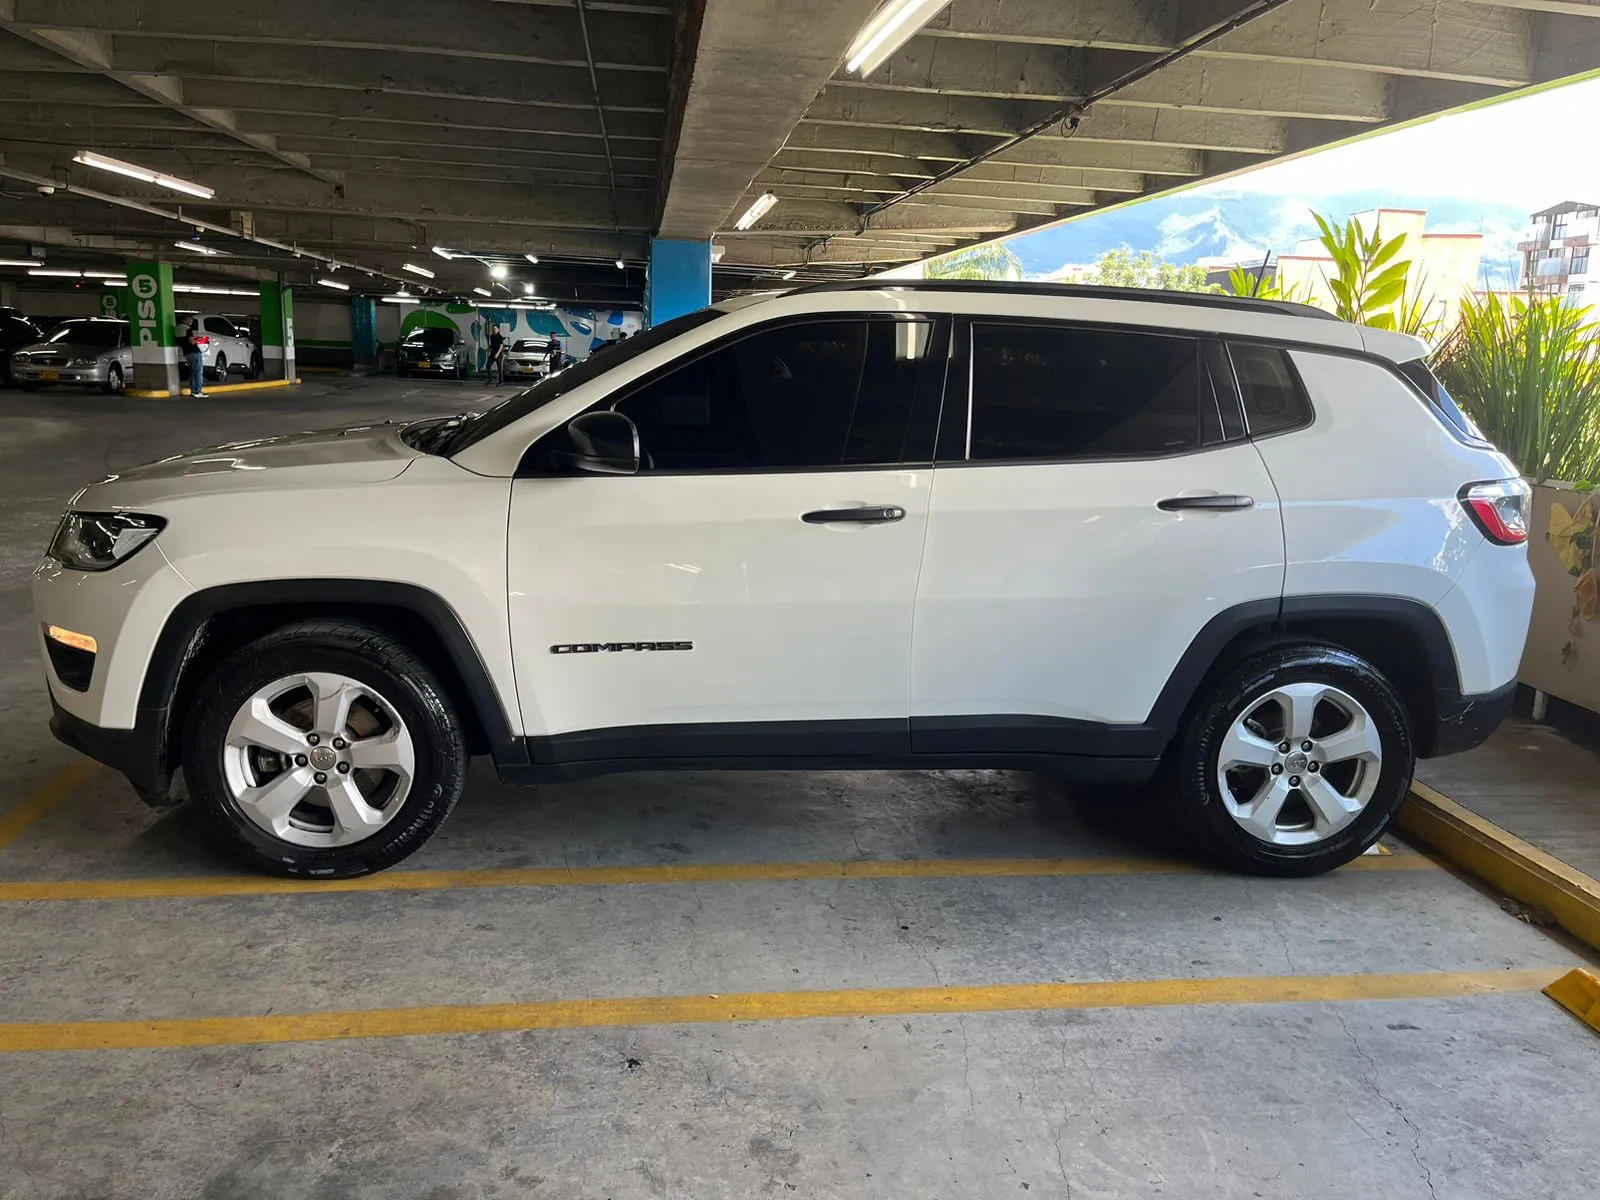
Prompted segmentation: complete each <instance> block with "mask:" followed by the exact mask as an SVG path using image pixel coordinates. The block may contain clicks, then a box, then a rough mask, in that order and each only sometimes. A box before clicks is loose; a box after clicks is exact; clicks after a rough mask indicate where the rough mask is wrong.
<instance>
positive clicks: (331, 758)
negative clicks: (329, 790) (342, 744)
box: [311, 746, 339, 771]
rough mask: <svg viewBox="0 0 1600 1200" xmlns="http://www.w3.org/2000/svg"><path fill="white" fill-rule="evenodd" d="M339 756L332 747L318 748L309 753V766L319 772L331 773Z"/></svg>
mask: <svg viewBox="0 0 1600 1200" xmlns="http://www.w3.org/2000/svg"><path fill="white" fill-rule="evenodd" d="M338 761H339V756H338V754H336V753H335V752H334V749H333V747H332V746H318V747H316V748H315V749H314V750H312V751H311V765H312V766H313V767H315V768H316V769H317V770H319V771H331V770H333V768H334V764H335V763H337V762H338Z"/></svg>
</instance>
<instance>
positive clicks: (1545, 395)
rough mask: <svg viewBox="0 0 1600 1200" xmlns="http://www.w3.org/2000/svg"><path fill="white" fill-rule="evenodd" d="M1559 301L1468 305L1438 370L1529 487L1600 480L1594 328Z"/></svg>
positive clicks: (1599, 362) (1493, 298)
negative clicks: (1553, 481) (1556, 481)
mask: <svg viewBox="0 0 1600 1200" xmlns="http://www.w3.org/2000/svg"><path fill="white" fill-rule="evenodd" d="M1587 315H1588V310H1587V309H1581V308H1575V307H1573V306H1572V305H1570V304H1567V303H1566V302H1565V301H1564V299H1563V298H1562V297H1560V296H1539V295H1528V296H1515V297H1511V298H1509V299H1504V298H1502V297H1501V296H1499V295H1496V294H1495V293H1493V292H1491V293H1489V294H1488V295H1486V296H1484V297H1483V298H1482V299H1481V300H1479V299H1469V300H1468V301H1467V302H1466V304H1465V305H1464V306H1463V308H1462V310H1461V321H1460V324H1458V325H1457V326H1456V328H1455V330H1454V332H1452V333H1451V335H1450V336H1449V337H1448V338H1447V339H1446V340H1445V342H1444V344H1443V345H1442V346H1440V348H1439V351H1438V353H1437V354H1436V355H1435V356H1434V369H1435V370H1436V372H1437V373H1438V375H1439V378H1440V380H1441V381H1442V382H1443V383H1444V385H1445V387H1446V388H1448V389H1449V390H1450V394H1451V395H1452V396H1453V397H1454V398H1455V400H1456V402H1457V403H1458V404H1459V405H1460V406H1461V407H1462V408H1463V409H1465V410H1466V413H1467V415H1468V416H1470V417H1471V418H1472V419H1473V420H1474V421H1476V422H1477V424H1478V427H1479V428H1480V429H1481V430H1483V432H1484V435H1485V436H1486V437H1488V438H1489V440H1490V441H1492V442H1494V444H1495V445H1496V446H1498V447H1499V448H1500V449H1501V450H1502V451H1504V452H1505V453H1506V454H1507V455H1508V456H1510V458H1511V460H1512V461H1513V462H1515V463H1516V464H1517V467H1518V468H1519V469H1520V470H1521V471H1522V473H1523V474H1524V475H1527V476H1528V477H1529V478H1531V479H1533V480H1534V481H1535V482H1543V481H1545V480H1550V479H1559V480H1567V481H1575V480H1584V479H1595V478H1600V325H1594V324H1590V323H1588V321H1587Z"/></svg>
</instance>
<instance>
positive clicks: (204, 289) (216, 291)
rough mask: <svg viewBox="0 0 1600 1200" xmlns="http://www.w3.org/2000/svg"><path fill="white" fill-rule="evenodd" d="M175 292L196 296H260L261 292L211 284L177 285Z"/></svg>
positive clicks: (175, 285)
mask: <svg viewBox="0 0 1600 1200" xmlns="http://www.w3.org/2000/svg"><path fill="white" fill-rule="evenodd" d="M172 290H173V291H174V292H181V293H183V294H184V295H195V296H259V295H260V294H261V293H260V292H253V291H251V290H250V289H249V288H231V287H213V286H212V285H211V284H209V283H175V284H173V285H172Z"/></svg>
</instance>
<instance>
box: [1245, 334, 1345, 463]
mask: <svg viewBox="0 0 1600 1200" xmlns="http://www.w3.org/2000/svg"><path fill="white" fill-rule="evenodd" d="M1222 345H1223V349H1224V350H1225V351H1226V352H1227V355H1226V356H1227V360H1228V368H1229V370H1230V371H1231V372H1232V374H1233V391H1234V397H1235V399H1236V401H1237V403H1238V405H1239V412H1240V414H1241V415H1242V416H1243V417H1244V434H1245V437H1246V439H1248V440H1249V441H1252V442H1264V441H1267V440H1268V439H1269V438H1275V437H1282V436H1283V435H1284V434H1286V433H1299V432H1300V431H1301V430H1303V429H1310V428H1311V427H1312V426H1313V425H1315V424H1316V423H1317V407H1316V405H1314V404H1312V403H1311V389H1310V388H1308V387H1306V381H1305V377H1304V376H1303V375H1301V374H1300V368H1299V367H1298V366H1296V365H1295V361H1294V353H1293V351H1294V349H1295V347H1293V346H1290V345H1287V344H1286V343H1283V342H1280V341H1277V340H1276V339H1273V338H1253V337H1224V338H1223V339H1222ZM1235 346H1262V347H1265V348H1266V349H1268V350H1278V351H1281V352H1282V354H1283V358H1284V361H1285V362H1286V363H1288V364H1289V378H1290V380H1291V381H1292V382H1293V383H1294V387H1295V391H1297V392H1299V393H1300V403H1301V404H1302V405H1303V406H1304V408H1305V411H1306V415H1305V417H1304V418H1302V419H1301V420H1299V421H1296V422H1295V423H1294V424H1293V425H1284V426H1281V427H1280V428H1278V429H1269V430H1267V431H1266V432H1265V433H1257V432H1256V431H1255V430H1253V429H1251V428H1250V409H1249V408H1248V407H1247V406H1246V405H1245V402H1244V384H1243V383H1241V382H1240V380H1239V366H1238V364H1237V363H1236V362H1234V360H1233V348H1234V347H1235ZM1358 357H1360V358H1371V357H1372V356H1371V355H1369V354H1366V353H1364V352H1363V353H1362V354H1360V355H1358Z"/></svg>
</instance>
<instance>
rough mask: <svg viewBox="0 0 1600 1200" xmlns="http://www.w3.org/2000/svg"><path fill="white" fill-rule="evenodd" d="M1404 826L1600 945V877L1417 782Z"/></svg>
mask: <svg viewBox="0 0 1600 1200" xmlns="http://www.w3.org/2000/svg"><path fill="white" fill-rule="evenodd" d="M1398 823H1399V825H1400V828H1401V829H1404V830H1405V831H1406V832H1407V833H1409V834H1411V835H1412V836H1414V837H1416V838H1417V839H1418V840H1419V841H1423V842H1426V843H1427V844H1428V845H1429V846H1431V847H1432V848H1433V849H1434V850H1435V851H1437V852H1438V854H1439V856H1440V857H1441V858H1443V859H1444V860H1445V861H1446V862H1449V863H1452V864H1454V865H1455V866H1457V867H1460V868H1461V869H1462V870H1463V871H1467V872H1469V873H1471V874H1473V875H1476V876H1478V877H1479V878H1480V879H1483V880H1485V881H1486V882H1488V883H1491V884H1493V885H1494V886H1495V887H1496V888H1498V889H1499V890H1500V891H1502V892H1504V893H1505V894H1506V895H1508V896H1510V897H1511V898H1512V899H1514V900H1520V901H1522V902H1523V903H1524V904H1531V905H1533V906H1534V907H1535V908H1541V909H1543V910H1544V911H1545V912H1547V913H1549V914H1550V915H1551V916H1552V917H1554V918H1555V920H1556V923H1557V924H1558V925H1560V926H1561V928H1563V929H1565V930H1566V931H1567V932H1568V933H1570V934H1572V936H1573V937H1575V938H1577V939H1578V940H1579V941H1581V942H1584V943H1586V944H1587V945H1590V946H1593V947H1594V948H1595V949H1597V950H1600V880H1596V879H1593V878H1591V877H1590V876H1588V875H1585V874H1584V873H1583V872H1582V871H1579V870H1578V869H1576V868H1575V867H1571V866H1568V865H1567V864H1566V863H1564V862H1562V861H1561V860H1560V859H1559V858H1557V857H1555V855H1553V854H1546V853H1545V852H1544V851H1543V850H1541V849H1539V848H1538V847H1537V846H1535V845H1533V844H1532V843H1530V842H1525V841H1523V840H1522V839H1521V838H1519V837H1518V836H1517V835H1516V834H1514V833H1509V832H1507V831H1506V830H1504V829H1501V828H1500V826H1498V825H1496V824H1495V823H1494V822H1492V821H1486V820H1484V819H1483V818H1482V817H1480V816H1478V814H1477V813H1475V812H1471V811H1470V810H1468V809H1465V808H1463V807H1462V806H1461V805H1459V804H1457V803H1456V802H1455V801H1454V800H1452V799H1450V798H1449V797H1448V796H1445V795H1442V794H1440V793H1439V792H1436V791H1434V790H1433V789H1432V788H1431V787H1429V786H1428V785H1427V784H1425V783H1420V782H1417V781H1413V782H1412V784H1411V795H1410V798H1409V799H1407V801H1406V803H1405V805H1404V806H1403V807H1402V808H1401V809H1400V816H1399V818H1398Z"/></svg>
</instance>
